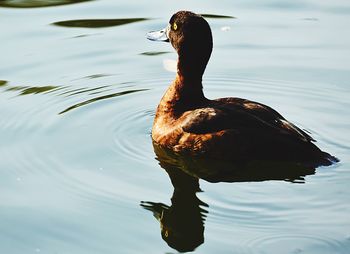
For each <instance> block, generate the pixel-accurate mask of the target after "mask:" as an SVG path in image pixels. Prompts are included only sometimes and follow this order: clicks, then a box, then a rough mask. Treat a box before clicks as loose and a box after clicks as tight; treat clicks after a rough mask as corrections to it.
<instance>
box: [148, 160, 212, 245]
mask: <svg viewBox="0 0 350 254" xmlns="http://www.w3.org/2000/svg"><path fill="white" fill-rule="evenodd" d="M162 166H163V165H162ZM163 168H164V169H165V170H166V172H167V173H168V175H169V177H170V180H171V183H172V184H173V186H174V192H173V196H172V198H171V205H170V206H168V205H165V204H163V203H155V202H144V201H143V202H141V206H142V207H143V208H145V209H147V210H149V211H151V212H153V216H154V217H155V218H156V219H157V220H158V221H159V223H160V229H161V235H162V238H163V240H164V241H165V242H166V243H167V244H168V245H169V246H170V247H172V248H174V249H176V250H177V251H179V252H188V251H193V250H194V249H195V248H197V247H198V246H199V245H201V244H202V243H203V242H204V220H205V217H206V213H207V211H206V210H205V209H204V208H203V207H207V206H208V205H207V204H205V203H204V202H202V201H201V200H200V199H199V198H198V197H197V196H196V192H199V191H200V188H199V182H198V178H196V177H193V176H190V175H188V174H186V173H185V172H183V171H182V170H180V169H178V168H176V167H172V166H171V165H168V164H166V165H164V167H163Z"/></svg>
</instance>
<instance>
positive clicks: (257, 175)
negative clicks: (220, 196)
mask: <svg viewBox="0 0 350 254" xmlns="http://www.w3.org/2000/svg"><path fill="white" fill-rule="evenodd" d="M153 148H154V152H155V154H156V158H157V160H158V161H159V165H160V166H161V167H162V168H163V169H165V171H166V172H167V173H168V175H169V177H170V180H171V183H172V185H173V187H174V192H173V196H172V198H171V206H167V205H165V204H162V203H156V202H149V201H147V202H145V201H142V202H141V206H142V207H143V208H145V209H147V210H149V211H152V212H153V215H154V217H155V218H156V219H157V220H158V221H159V223H160V228H161V235H162V238H163V239H164V241H166V242H167V244H168V245H169V246H170V247H172V248H174V249H176V250H177V251H180V252H187V251H193V250H194V249H195V248H196V247H198V246H199V245H200V244H202V243H203V242H204V237H203V234H204V219H205V214H206V213H207V211H206V210H204V209H203V208H202V207H203V206H205V207H208V205H207V204H206V203H204V202H202V201H201V200H199V199H198V197H197V196H196V192H199V191H200V187H199V179H204V180H206V181H208V182H250V181H266V180H284V181H289V182H293V183H303V182H304V177H305V176H306V175H310V174H314V173H315V169H314V168H308V167H303V166H300V165H296V164H291V163H285V162H279V161H271V162H261V161H245V162H239V163H232V162H230V163H229V162H220V161H217V160H215V161H214V160H209V159H204V158H194V157H189V156H183V155H179V154H176V153H174V152H172V151H171V150H168V149H164V148H162V147H160V146H158V145H157V144H156V143H153Z"/></svg>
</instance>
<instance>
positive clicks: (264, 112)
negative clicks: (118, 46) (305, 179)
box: [147, 11, 339, 166]
mask: <svg viewBox="0 0 350 254" xmlns="http://www.w3.org/2000/svg"><path fill="white" fill-rule="evenodd" d="M147 39H149V40H151V41H163V42H170V44H171V45H172V47H173V48H174V49H175V51H176V52H177V55H178V59H177V72H176V77H175V80H174V81H173V82H172V83H171V84H170V86H169V87H168V89H167V90H166V92H165V94H164V95H163V97H162V99H161V101H160V103H159V105H158V107H157V110H156V114H155V117H154V121H153V126H152V134H151V136H152V140H153V142H154V143H155V144H156V145H157V146H159V147H162V148H164V149H168V150H170V151H172V152H174V153H176V154H184V155H189V156H193V158H197V157H201V158H211V159H214V160H224V161H245V160H268V161H274V160H277V161H288V162H295V163H298V164H302V165H309V166H321V165H324V166H328V165H331V164H333V163H335V162H338V161H339V160H338V159H337V158H336V157H334V156H332V155H330V154H329V153H327V152H324V151H322V150H321V149H319V148H318V147H317V146H316V145H315V144H314V142H315V140H314V139H313V138H312V137H311V136H310V135H309V134H307V133H306V132H305V131H303V130H302V129H301V128H299V127H297V126H296V125H294V124H293V123H291V122H289V121H288V120H286V119H285V118H284V117H283V116H282V115H281V114H280V113H278V112H277V111H276V110H274V109H272V108H271V107H269V106H267V105H264V104H262V103H259V102H254V101H251V100H248V99H242V98H237V97H227V98H219V99H214V100H211V99H208V98H206V97H205V95H204V93H203V85H202V78H203V74H204V71H205V69H206V66H207V63H208V61H209V58H210V56H211V53H212V49H213V37H212V32H211V29H210V26H209V24H208V22H207V21H206V20H205V19H204V18H203V17H202V16H201V15H199V14H196V13H194V12H191V11H178V12H176V13H175V14H173V15H172V17H171V18H170V20H169V24H168V25H167V27H166V28H164V29H162V30H160V31H152V32H149V33H147Z"/></svg>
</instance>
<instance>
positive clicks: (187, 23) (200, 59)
mask: <svg viewBox="0 0 350 254" xmlns="http://www.w3.org/2000/svg"><path fill="white" fill-rule="evenodd" d="M147 38H148V39H149V40H153V41H166V42H170V43H171V45H172V46H173V47H174V49H175V50H176V51H177V53H178V55H179V61H178V74H179V75H181V76H183V77H188V78H191V77H192V78H198V77H200V78H201V77H202V75H203V72H204V70H205V67H206V65H207V63H208V60H209V58H210V55H211V51H212V48H213V38H212V34H211V30H210V26H209V24H208V23H207V21H206V20H205V19H204V18H203V17H202V16H200V15H198V14H195V13H193V12H190V11H179V12H177V13H175V14H174V15H173V16H172V17H171V19H170V21H169V24H168V26H167V27H166V28H165V29H163V30H160V31H156V32H150V33H148V34H147Z"/></svg>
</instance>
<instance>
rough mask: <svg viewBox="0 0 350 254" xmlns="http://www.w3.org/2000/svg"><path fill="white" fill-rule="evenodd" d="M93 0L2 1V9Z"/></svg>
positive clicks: (0, 4) (48, 5)
mask: <svg viewBox="0 0 350 254" xmlns="http://www.w3.org/2000/svg"><path fill="white" fill-rule="evenodd" d="M90 1H92V0H49V1H48V0H2V1H0V7H8V8H40V7H50V6H58V5H66V4H77V3H82V2H90Z"/></svg>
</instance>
